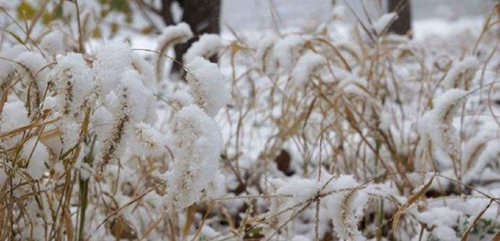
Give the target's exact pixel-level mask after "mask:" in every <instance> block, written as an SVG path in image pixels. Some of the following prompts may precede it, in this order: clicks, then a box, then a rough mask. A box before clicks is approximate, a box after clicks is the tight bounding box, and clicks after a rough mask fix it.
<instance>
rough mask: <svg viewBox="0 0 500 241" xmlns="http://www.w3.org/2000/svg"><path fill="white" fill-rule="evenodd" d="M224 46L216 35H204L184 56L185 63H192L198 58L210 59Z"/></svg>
mask: <svg viewBox="0 0 500 241" xmlns="http://www.w3.org/2000/svg"><path fill="white" fill-rule="evenodd" d="M223 47H224V45H223V44H222V42H221V38H220V37H219V36H218V35H216V34H204V35H203V36H201V38H200V40H198V41H197V42H195V43H194V44H193V45H192V46H191V47H190V48H189V49H188V51H187V52H186V54H185V55H184V63H190V62H191V61H193V60H194V59H195V58H196V57H203V58H205V59H209V58H210V57H212V56H213V55H215V54H217V53H218V52H219V51H220V50H221V49H222V48H223Z"/></svg>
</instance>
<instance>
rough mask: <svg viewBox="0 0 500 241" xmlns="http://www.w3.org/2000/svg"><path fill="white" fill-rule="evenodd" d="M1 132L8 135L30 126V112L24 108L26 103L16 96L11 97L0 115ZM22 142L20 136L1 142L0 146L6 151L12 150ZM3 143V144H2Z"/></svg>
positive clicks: (4, 139)
mask: <svg viewBox="0 0 500 241" xmlns="http://www.w3.org/2000/svg"><path fill="white" fill-rule="evenodd" d="M0 123H2V124H1V125H0V132H1V133H7V132H9V131H13V130H15V129H17V128H20V127H23V126H27V125H29V124H30V119H29V118H28V111H27V110H26V108H25V107H24V103H23V102H22V101H20V100H19V99H18V98H17V97H15V96H12V95H11V96H9V98H8V100H7V102H6V103H5V104H4V106H3V110H2V113H1V115H0ZM20 140H21V136H20V135H16V136H13V137H9V138H3V139H2V140H0V144H1V146H2V148H4V149H10V148H12V147H13V146H15V145H16V144H17V143H18V142H19V141H20ZM2 142H3V143H2Z"/></svg>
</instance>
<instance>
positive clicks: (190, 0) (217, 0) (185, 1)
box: [164, 0, 221, 72]
mask: <svg viewBox="0 0 500 241" xmlns="http://www.w3.org/2000/svg"><path fill="white" fill-rule="evenodd" d="M164 1H165V0H164ZM178 2H179V3H180V6H181V7H182V9H184V13H183V16H182V21H183V22H186V23H187V24H189V26H190V27H191V30H192V31H193V33H194V35H195V37H194V38H193V39H192V40H190V41H188V42H187V43H184V44H178V45H176V46H175V59H176V60H177V61H179V62H180V63H182V56H183V55H184V54H185V53H186V51H187V49H188V48H189V47H190V46H191V44H192V43H193V42H195V41H196V40H198V38H199V36H198V35H200V34H204V33H215V34H218V33H219V32H220V25H219V21H220V9H221V0H178ZM211 60H212V61H214V62H215V61H217V58H216V57H215V58H212V59H211ZM184 64H187V63H184ZM181 67H182V66H181V65H179V64H174V65H173V68H172V71H173V72H179V70H181V69H182V68H181Z"/></svg>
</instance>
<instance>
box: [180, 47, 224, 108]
mask: <svg viewBox="0 0 500 241" xmlns="http://www.w3.org/2000/svg"><path fill="white" fill-rule="evenodd" d="M186 68H187V75H186V79H187V81H188V84H189V86H190V88H191V93H192V95H193V97H194V102H195V103H196V104H197V105H198V106H200V107H201V108H202V109H203V110H204V111H205V112H206V113H207V114H208V115H209V116H212V117H214V116H215V115H217V113H219V110H220V109H221V108H223V107H224V106H226V105H227V104H228V103H229V101H230V99H231V96H230V91H229V85H228V83H227V82H226V81H225V80H224V77H223V76H222V75H221V73H220V71H219V69H218V68H217V65H216V64H214V63H210V62H209V61H208V60H205V59H203V58H201V57H196V58H195V59H194V60H193V61H191V62H190V63H189V64H188V65H187V66H186Z"/></svg>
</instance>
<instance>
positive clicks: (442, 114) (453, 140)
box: [418, 89, 467, 165]
mask: <svg viewBox="0 0 500 241" xmlns="http://www.w3.org/2000/svg"><path fill="white" fill-rule="evenodd" d="M466 94H467V92H465V91H463V90H459V89H451V90H448V91H446V92H445V93H443V94H441V95H440V96H439V97H437V98H435V99H434V100H433V104H434V108H433V109H432V110H430V111H428V112H427V113H425V114H424V116H422V118H421V119H420V121H419V126H418V130H419V133H420V136H421V138H422V139H421V141H420V149H422V148H424V149H425V148H428V147H429V146H430V144H431V143H432V144H433V145H435V146H437V147H438V148H440V149H441V150H442V151H445V152H446V153H447V154H448V155H449V156H450V157H452V158H455V159H456V158H458V157H457V153H459V152H458V146H459V143H458V138H457V134H456V130H455V127H453V125H452V121H453V117H454V115H455V113H456V112H457V109H458V106H459V103H458V102H459V101H460V100H461V99H462V98H463V97H465V95H466ZM456 160H458V159H456ZM442 164H443V165H448V164H449V163H448V164H446V163H442Z"/></svg>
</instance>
